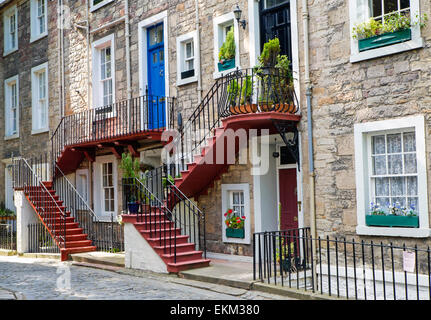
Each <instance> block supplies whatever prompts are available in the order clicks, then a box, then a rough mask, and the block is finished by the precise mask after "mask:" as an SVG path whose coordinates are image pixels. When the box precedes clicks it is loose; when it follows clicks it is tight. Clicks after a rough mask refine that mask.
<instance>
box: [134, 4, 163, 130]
mask: <svg viewBox="0 0 431 320" xmlns="http://www.w3.org/2000/svg"><path fill="white" fill-rule="evenodd" d="M159 23H163V49H164V57H165V96H166V98H168V97H169V92H170V90H169V89H170V88H169V38H168V28H169V24H168V11H167V10H165V11H162V12H160V13H158V14H155V15H153V16H151V17H149V18H147V19H144V20H142V21H141V22H139V23H138V56H139V63H138V69H139V96H143V95H145V88H146V87H147V85H148V56H147V52H148V45H147V29H148V28H150V27H153V26H155V25H157V24H159ZM166 101H167V99H166ZM142 105H144V104H142ZM165 108H166V110H165V116H166V119H165V124H166V127H167V126H168V125H169V121H168V119H169V117H170V114H169V113H170V110H169V108H168V103H166V104H165ZM144 112H145V110H143V108H141V126H142V128H141V130H144V129H145V128H144Z"/></svg>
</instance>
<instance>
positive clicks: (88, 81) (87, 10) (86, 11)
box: [85, 0, 91, 109]
mask: <svg viewBox="0 0 431 320" xmlns="http://www.w3.org/2000/svg"><path fill="white" fill-rule="evenodd" d="M88 7H89V6H88V0H85V21H86V26H87V30H86V31H87V32H86V37H87V109H90V95H91V93H90V91H91V77H90V20H89V8H88Z"/></svg>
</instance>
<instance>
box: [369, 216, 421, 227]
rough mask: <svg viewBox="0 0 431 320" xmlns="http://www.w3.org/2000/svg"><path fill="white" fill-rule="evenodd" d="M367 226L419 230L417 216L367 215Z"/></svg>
mask: <svg viewBox="0 0 431 320" xmlns="http://www.w3.org/2000/svg"><path fill="white" fill-rule="evenodd" d="M365 223H366V225H367V226H378V227H408V228H419V217H418V216H395V215H385V216H383V215H367V216H366V217H365Z"/></svg>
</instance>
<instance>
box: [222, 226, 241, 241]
mask: <svg viewBox="0 0 431 320" xmlns="http://www.w3.org/2000/svg"><path fill="white" fill-rule="evenodd" d="M226 237H228V238H240V239H244V238H245V236H244V229H232V228H226Z"/></svg>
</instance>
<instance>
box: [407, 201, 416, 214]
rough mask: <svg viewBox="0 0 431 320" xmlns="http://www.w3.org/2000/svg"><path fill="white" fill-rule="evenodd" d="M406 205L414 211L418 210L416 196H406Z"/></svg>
mask: <svg viewBox="0 0 431 320" xmlns="http://www.w3.org/2000/svg"><path fill="white" fill-rule="evenodd" d="M407 201H408V202H407V205H408V206H409V207H410V208H412V209H414V210H415V211H416V212H418V210H419V201H418V198H407Z"/></svg>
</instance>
